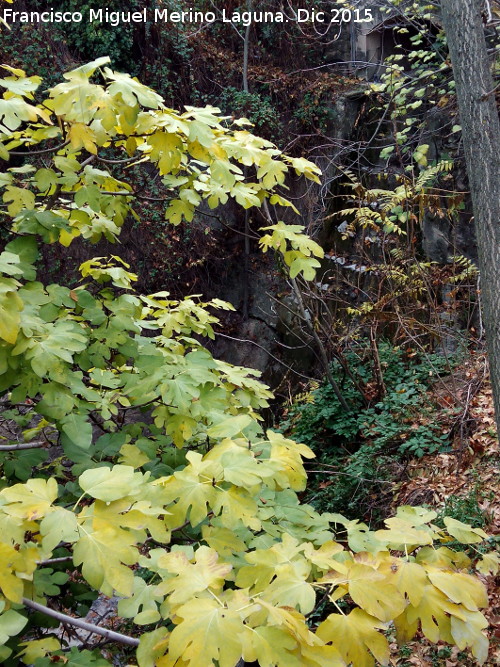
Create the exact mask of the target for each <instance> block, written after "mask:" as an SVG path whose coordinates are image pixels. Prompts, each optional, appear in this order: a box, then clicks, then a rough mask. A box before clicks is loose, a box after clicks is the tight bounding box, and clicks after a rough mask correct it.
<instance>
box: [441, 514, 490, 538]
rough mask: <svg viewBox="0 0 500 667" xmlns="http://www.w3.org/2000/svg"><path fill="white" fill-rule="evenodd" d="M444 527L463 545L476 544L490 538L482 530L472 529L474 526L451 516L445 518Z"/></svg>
mask: <svg viewBox="0 0 500 667" xmlns="http://www.w3.org/2000/svg"><path fill="white" fill-rule="evenodd" d="M444 525H445V526H446V528H447V530H448V532H449V533H450V535H451V536H452V537H454V538H455V539H456V540H458V541H459V542H461V543H462V544H476V543H477V542H482V541H483V540H485V539H487V538H488V535H487V534H486V533H485V532H484V530H481V528H472V526H469V525H468V524H466V523H462V522H461V521H458V519H452V518H451V517H449V516H446V517H445V518H444Z"/></svg>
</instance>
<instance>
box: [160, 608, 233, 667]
mask: <svg viewBox="0 0 500 667" xmlns="http://www.w3.org/2000/svg"><path fill="white" fill-rule="evenodd" d="M175 620H176V622H177V623H178V625H177V626H176V627H175V628H174V629H173V630H172V634H171V635H170V641H169V644H168V655H169V657H170V659H171V660H172V662H173V663H174V664H175V660H176V659H178V658H182V659H183V660H184V661H186V662H187V663H188V665H191V667H200V665H207V666H208V665H210V664H213V661H215V660H217V661H218V664H219V665H236V663H237V662H238V660H239V659H240V658H241V655H242V643H241V639H240V635H241V634H242V632H243V631H244V630H245V626H244V624H243V621H242V619H241V617H240V614H239V613H238V612H237V611H235V610H232V609H228V608H227V607H225V606H223V605H222V604H221V603H220V602H218V601H217V600H214V599H211V598H198V599H194V600H190V601H189V602H186V604H184V605H182V606H181V607H180V608H179V609H177V610H176V617H175Z"/></svg>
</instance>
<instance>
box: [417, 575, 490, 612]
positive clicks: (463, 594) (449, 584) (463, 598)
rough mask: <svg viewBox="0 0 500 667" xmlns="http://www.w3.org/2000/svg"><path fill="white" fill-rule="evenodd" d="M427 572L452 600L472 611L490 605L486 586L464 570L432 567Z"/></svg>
mask: <svg viewBox="0 0 500 667" xmlns="http://www.w3.org/2000/svg"><path fill="white" fill-rule="evenodd" d="M427 572H428V576H429V579H430V580H431V581H432V583H433V584H434V586H436V588H439V590H440V591H442V592H443V593H445V594H446V595H447V596H448V598H449V599H450V600H451V601H452V602H455V603H456V604H463V605H464V607H466V608H467V609H469V610H470V611H477V610H478V608H479V607H487V606H488V596H487V594H486V588H485V587H484V585H483V584H482V583H481V581H479V579H476V578H475V577H472V576H471V575H470V574H464V573H463V572H443V571H442V570H434V569H432V570H430V568H429V569H428V570H427Z"/></svg>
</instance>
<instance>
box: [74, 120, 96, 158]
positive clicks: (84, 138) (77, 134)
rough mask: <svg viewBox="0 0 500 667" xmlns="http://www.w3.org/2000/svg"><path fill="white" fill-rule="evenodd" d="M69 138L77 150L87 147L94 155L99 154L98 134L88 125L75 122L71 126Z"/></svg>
mask: <svg viewBox="0 0 500 667" xmlns="http://www.w3.org/2000/svg"><path fill="white" fill-rule="evenodd" d="M68 138H69V140H70V143H71V146H72V147H73V148H74V149H75V150H78V149H80V148H85V150H87V151H88V152H89V153H92V155H97V147H96V136H95V134H94V131H93V130H92V129H91V128H90V127H88V126H87V125H84V124H83V123H73V125H71V127H70V128H69V132H68Z"/></svg>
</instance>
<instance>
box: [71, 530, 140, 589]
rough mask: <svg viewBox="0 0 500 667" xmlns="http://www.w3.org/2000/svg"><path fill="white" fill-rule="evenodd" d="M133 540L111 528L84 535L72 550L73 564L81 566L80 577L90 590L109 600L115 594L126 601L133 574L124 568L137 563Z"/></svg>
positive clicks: (132, 582)
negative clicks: (92, 588)
mask: <svg viewBox="0 0 500 667" xmlns="http://www.w3.org/2000/svg"><path fill="white" fill-rule="evenodd" d="M133 539H134V538H133V537H132V536H130V538H129V537H128V535H127V534H126V533H125V531H121V532H120V533H118V532H116V531H114V530H113V529H112V528H103V529H102V530H98V531H95V532H87V534H86V535H84V536H83V537H82V538H81V539H80V540H78V542H77V543H76V544H75V546H74V549H73V562H74V563H75V565H80V564H81V565H82V574H83V576H84V577H85V579H86V580H87V581H88V582H89V584H90V585H91V586H93V587H94V588H96V589H98V590H100V591H102V592H103V593H104V595H108V596H109V597H111V596H112V595H113V593H114V591H116V592H117V593H119V594H120V595H123V596H126V597H130V596H131V595H132V593H133V588H134V573H133V572H132V570H130V569H129V568H128V567H125V566H126V565H132V564H133V563H136V562H137V558H138V553H137V549H135V548H134V547H133V546H132V545H133Z"/></svg>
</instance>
